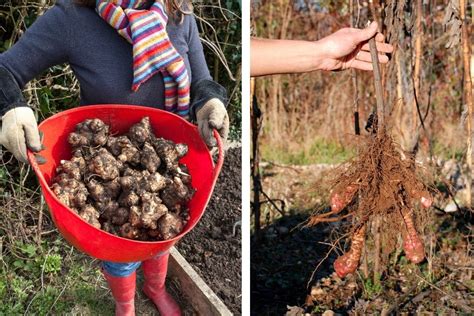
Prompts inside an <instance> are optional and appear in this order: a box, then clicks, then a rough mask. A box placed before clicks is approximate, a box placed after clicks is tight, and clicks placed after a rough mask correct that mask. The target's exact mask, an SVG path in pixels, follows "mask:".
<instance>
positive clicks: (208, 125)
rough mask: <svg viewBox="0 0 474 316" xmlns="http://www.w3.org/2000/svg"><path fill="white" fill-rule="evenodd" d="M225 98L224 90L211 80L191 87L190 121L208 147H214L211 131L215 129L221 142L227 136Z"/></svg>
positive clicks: (202, 81) (227, 118)
mask: <svg viewBox="0 0 474 316" xmlns="http://www.w3.org/2000/svg"><path fill="white" fill-rule="evenodd" d="M226 98H227V96H226V90H225V88H224V87H223V86H221V85H220V84H218V83H216V82H214V81H212V80H208V79H203V80H200V81H198V82H196V83H193V84H192V85H191V106H190V115H191V119H192V120H193V121H195V122H197V125H198V128H199V133H200V134H201V137H202V139H203V140H204V141H205V142H206V144H207V145H208V146H209V147H213V146H216V140H215V139H214V136H213V132H212V130H213V129H217V131H218V132H219V134H220V135H221V137H222V139H223V141H225V140H226V139H227V135H228V134H229V116H228V114H227V110H226V108H225V105H224V104H226V103H227V102H226Z"/></svg>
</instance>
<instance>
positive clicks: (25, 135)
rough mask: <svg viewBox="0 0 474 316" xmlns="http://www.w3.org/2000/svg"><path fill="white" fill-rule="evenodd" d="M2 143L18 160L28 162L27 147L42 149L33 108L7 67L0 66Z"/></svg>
mask: <svg viewBox="0 0 474 316" xmlns="http://www.w3.org/2000/svg"><path fill="white" fill-rule="evenodd" d="M0 115H1V116H2V125H1V130H0V144H2V145H3V146H5V148H6V149H8V151H10V152H11V153H12V154H13V155H14V156H15V157H16V158H17V159H18V160H20V161H22V162H28V159H27V156H26V147H27V146H28V148H30V149H31V150H33V151H40V150H41V149H42V146H41V141H40V136H39V132H38V126H37V124H36V118H35V116H34V114H33V110H31V108H30V107H28V105H27V104H26V102H25V99H24V98H23V95H22V93H21V90H20V87H19V86H18V83H17V81H16V80H15V78H14V77H13V75H12V74H11V73H10V71H8V70H7V69H5V68H3V67H0Z"/></svg>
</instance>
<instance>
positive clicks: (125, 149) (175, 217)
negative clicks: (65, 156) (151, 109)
mask: <svg viewBox="0 0 474 316" xmlns="http://www.w3.org/2000/svg"><path fill="white" fill-rule="evenodd" d="M109 129H110V128H109V126H108V125H106V124H105V123H104V122H103V121H101V120H99V119H89V120H85V121H84V122H81V123H79V124H77V126H76V129H75V131H74V132H73V133H71V134H70V135H69V137H68V142H69V143H70V144H71V147H72V158H71V159H70V160H63V161H61V164H60V165H59V166H58V167H57V168H56V176H55V177H54V178H53V185H52V186H51V188H52V190H53V192H54V193H55V194H56V196H57V197H58V199H59V200H60V201H61V202H62V203H64V204H65V205H67V206H68V207H70V208H71V209H72V210H73V211H75V212H76V213H78V215H79V216H80V217H81V218H83V219H84V220H85V221H86V222H88V223H89V224H91V225H93V226H94V227H97V228H100V229H102V230H104V231H106V232H108V233H111V234H115V235H119V236H122V237H125V238H130V239H138V240H143V241H147V240H152V241H153V240H164V239H170V238H173V237H175V236H176V235H177V234H179V233H180V232H181V231H182V230H183V228H184V226H185V225H186V224H187V222H188V220H189V211H188V209H187V203H188V202H189V200H190V199H191V197H192V196H193V194H194V189H193V188H192V187H191V182H192V179H191V176H190V174H189V171H188V169H187V167H186V166H185V165H183V164H180V163H179V160H180V159H181V158H182V157H183V156H184V155H186V153H187V151H188V147H187V145H185V144H175V143H174V142H172V141H170V140H165V139H162V138H156V137H155V135H154V134H153V130H152V128H151V125H150V120H149V118H148V117H144V118H143V119H142V120H141V121H140V122H138V123H137V124H135V125H133V126H132V127H131V128H130V129H129V131H128V133H127V134H125V135H118V136H111V135H109Z"/></svg>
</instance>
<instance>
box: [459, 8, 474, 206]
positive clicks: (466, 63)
mask: <svg viewBox="0 0 474 316" xmlns="http://www.w3.org/2000/svg"><path fill="white" fill-rule="evenodd" d="M459 6H460V13H461V21H462V26H461V44H462V60H463V68H464V85H463V89H464V100H465V102H466V106H467V118H466V120H467V122H466V123H467V124H466V126H467V153H466V163H467V184H466V189H467V193H466V204H467V206H468V207H469V208H471V207H472V200H471V196H472V192H471V191H472V189H471V184H472V176H471V172H472V136H473V135H472V107H473V101H472V81H471V71H470V70H471V67H470V59H471V44H470V40H469V39H470V37H469V25H468V24H467V20H466V1H465V0H460V1H459Z"/></svg>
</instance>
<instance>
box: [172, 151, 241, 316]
mask: <svg viewBox="0 0 474 316" xmlns="http://www.w3.org/2000/svg"><path fill="white" fill-rule="evenodd" d="M241 166H242V164H241V148H240V147H237V148H229V149H228V150H227V151H226V155H225V160H224V166H223V168H222V171H221V174H220V176H219V179H218V181H217V185H216V187H215V188H214V193H213V195H212V198H211V200H210V201H209V204H208V206H207V209H206V212H205V213H204V215H203V217H202V218H201V220H200V222H199V223H198V224H197V226H196V227H195V228H194V229H193V231H191V232H190V233H189V234H188V235H186V236H185V237H184V238H183V239H182V240H181V241H180V242H179V243H178V245H177V249H178V250H179V252H180V253H181V254H182V255H183V256H184V257H185V258H186V260H187V261H188V262H189V263H190V264H191V265H192V266H193V268H194V269H195V270H196V271H197V272H198V273H199V274H200V275H201V277H202V278H203V279H204V281H205V282H206V283H207V284H208V285H209V286H210V287H211V289H212V290H213V291H214V292H215V293H216V294H217V296H219V297H220V298H221V299H222V301H223V302H224V304H225V305H226V306H227V307H228V308H229V309H230V311H231V312H232V313H234V314H235V315H240V314H241V259H242V258H241V239H242V238H241V229H240V226H237V227H235V228H236V229H235V235H234V234H233V232H234V226H235V224H236V222H237V221H240V220H241V205H242V202H241V201H242V200H241V196H242V193H241V192H242V191H241V188H242V184H241V178H242V173H241V172H242V171H241V170H242V169H241Z"/></svg>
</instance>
